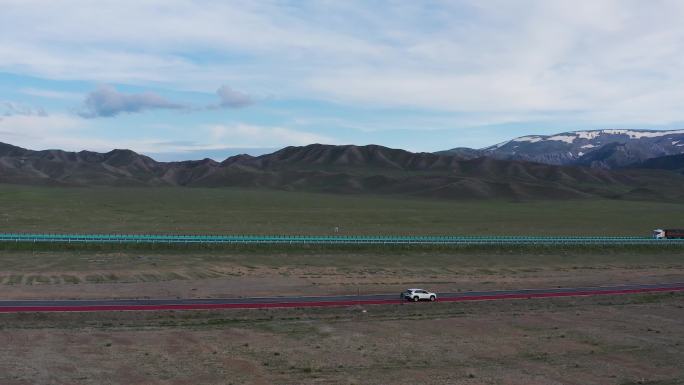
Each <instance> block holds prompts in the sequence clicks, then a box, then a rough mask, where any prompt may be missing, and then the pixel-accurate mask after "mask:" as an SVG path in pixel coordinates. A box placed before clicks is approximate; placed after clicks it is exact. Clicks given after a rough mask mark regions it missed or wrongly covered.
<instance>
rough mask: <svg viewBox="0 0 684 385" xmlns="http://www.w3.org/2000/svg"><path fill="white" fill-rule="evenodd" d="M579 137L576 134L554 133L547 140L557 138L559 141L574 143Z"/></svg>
mask: <svg viewBox="0 0 684 385" xmlns="http://www.w3.org/2000/svg"><path fill="white" fill-rule="evenodd" d="M575 139H577V136H576V135H554V136H550V137H548V138H547V139H546V140H556V141H559V142H565V143H572V142H574V141H575Z"/></svg>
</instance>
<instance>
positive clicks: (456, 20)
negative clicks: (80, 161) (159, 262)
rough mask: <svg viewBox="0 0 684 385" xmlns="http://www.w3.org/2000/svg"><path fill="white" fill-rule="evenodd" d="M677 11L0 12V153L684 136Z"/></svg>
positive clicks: (165, 6)
mask: <svg viewBox="0 0 684 385" xmlns="http://www.w3.org/2000/svg"><path fill="white" fill-rule="evenodd" d="M682 20H684V2H683V1H679V0H674V1H661V0H650V1H642V0H638V1H631V0H616V1H611V0H592V1H589V0H586V1H584V0H581V1H578V0H572V1H565V0H539V1H535V0H486V1H481V0H477V1H475V0H473V1H470V0H463V1H429V0H424V1H403V0H402V1H381V0H377V1H376V0H359V1H355V0H338V1H327V0H318V1H305V0H297V1H286V0H278V1H268V0H259V1H211V0H208V1H190V0H150V1H142V0H116V1H108V0H100V1H89V0H56V1H38V0H0V142H5V143H11V144H14V145H18V146H21V147H25V148H30V149H36V150H42V149H50V148H59V149H64V150H68V151H80V150H91V151H100V152H104V151H109V150H112V149H115V148H128V149H132V150H134V151H137V152H141V153H144V154H147V155H150V156H152V157H153V158H155V159H158V160H185V159H201V158H204V157H210V158H213V159H216V160H222V159H224V158H225V157H227V156H229V155H234V154H237V153H250V154H253V155H258V154H262V153H267V152H271V151H273V150H274V149H278V148H282V147H285V146H289V145H306V144H311V143H326V144H357V145H365V144H380V145H384V146H388V147H393V148H403V149H407V150H410V151H438V150H445V149H450V148H454V147H473V148H481V147H486V146H489V145H492V144H495V143H498V142H501V141H504V140H508V139H511V138H514V137H518V136H523V135H531V134H554V133H559V132H564V131H573V130H586V129H605V128H638V129H673V128H684V123H683V122H684V108H682V101H684V23H682V22H681V21H682Z"/></svg>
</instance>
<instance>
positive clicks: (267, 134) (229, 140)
mask: <svg viewBox="0 0 684 385" xmlns="http://www.w3.org/2000/svg"><path fill="white" fill-rule="evenodd" d="M208 130H209V132H210V134H211V138H212V139H213V141H214V142H216V143H220V144H217V147H216V148H223V147H283V146H299V145H307V144H311V143H326V144H335V140H334V139H332V138H329V137H326V136H323V135H319V134H314V133H311V132H304V131H297V130H293V129H290V128H284V127H268V126H255V125H250V124H236V125H230V126H228V125H222V124H216V125H211V126H209V127H208Z"/></svg>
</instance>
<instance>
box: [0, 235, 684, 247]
mask: <svg viewBox="0 0 684 385" xmlns="http://www.w3.org/2000/svg"><path fill="white" fill-rule="evenodd" d="M0 242H36V243H37V242H51V243H187V244H190V243H200V244H202V243H206V244H221V243H232V244H322V245H330V244H427V245H498V244H511V245H562V244H574V245H637V244H638V245H647V244H657V245H673V244H682V245H684V239H667V240H663V239H653V238H650V237H524V236H298V235H294V236H292V235H146V234H26V233H0Z"/></svg>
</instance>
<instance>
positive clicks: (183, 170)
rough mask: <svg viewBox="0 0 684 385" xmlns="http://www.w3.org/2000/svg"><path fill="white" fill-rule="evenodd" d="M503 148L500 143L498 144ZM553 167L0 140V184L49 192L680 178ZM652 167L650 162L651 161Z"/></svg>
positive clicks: (513, 194) (478, 191)
mask: <svg viewBox="0 0 684 385" xmlns="http://www.w3.org/2000/svg"><path fill="white" fill-rule="evenodd" d="M501 147H503V146H501ZM676 161H677V160H673V161H669V162H666V163H667V165H668V167H665V168H670V169H671V170H674V171H668V170H663V169H660V168H661V167H658V164H654V163H649V165H650V166H649V167H647V168H641V169H622V170H607V169H602V168H590V167H578V166H558V165H548V164H542V163H534V162H529V161H523V160H502V159H495V158H493V157H477V158H472V157H467V156H460V155H450V154H434V153H412V152H408V151H404V150H399V149H390V148H387V147H382V146H377V145H369V146H353V145H345V146H333V145H322V144H312V145H308V146H302V147H286V148H284V149H282V150H279V151H276V152H274V153H271V154H267V155H262V156H258V157H253V156H249V155H238V156H233V157H230V158H227V159H225V160H224V161H222V162H216V161H214V160H211V159H203V160H197V161H183V162H157V161H155V160H154V159H152V158H149V157H147V156H145V155H141V154H138V153H135V152H133V151H130V150H113V151H110V152H107V153H97V152H90V151H81V152H66V151H61V150H44V151H32V150H27V149H24V148H20V147H16V146H12V145H9V144H2V143H0V183H13V184H28V185H50V186H141V187H142V186H189V187H228V186H236V187H248V188H271V189H281V190H290V191H313V192H329V193H344V194H355V193H371V194H382V195H404V196H406V195H408V196H422V197H436V198H447V199H509V200H528V199H574V198H592V197H600V198H614V199H653V200H681V199H682V197H683V196H684V175H681V173H678V172H676V171H677V170H678V168H677V167H672V164H673V162H676ZM652 162H653V161H652Z"/></svg>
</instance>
